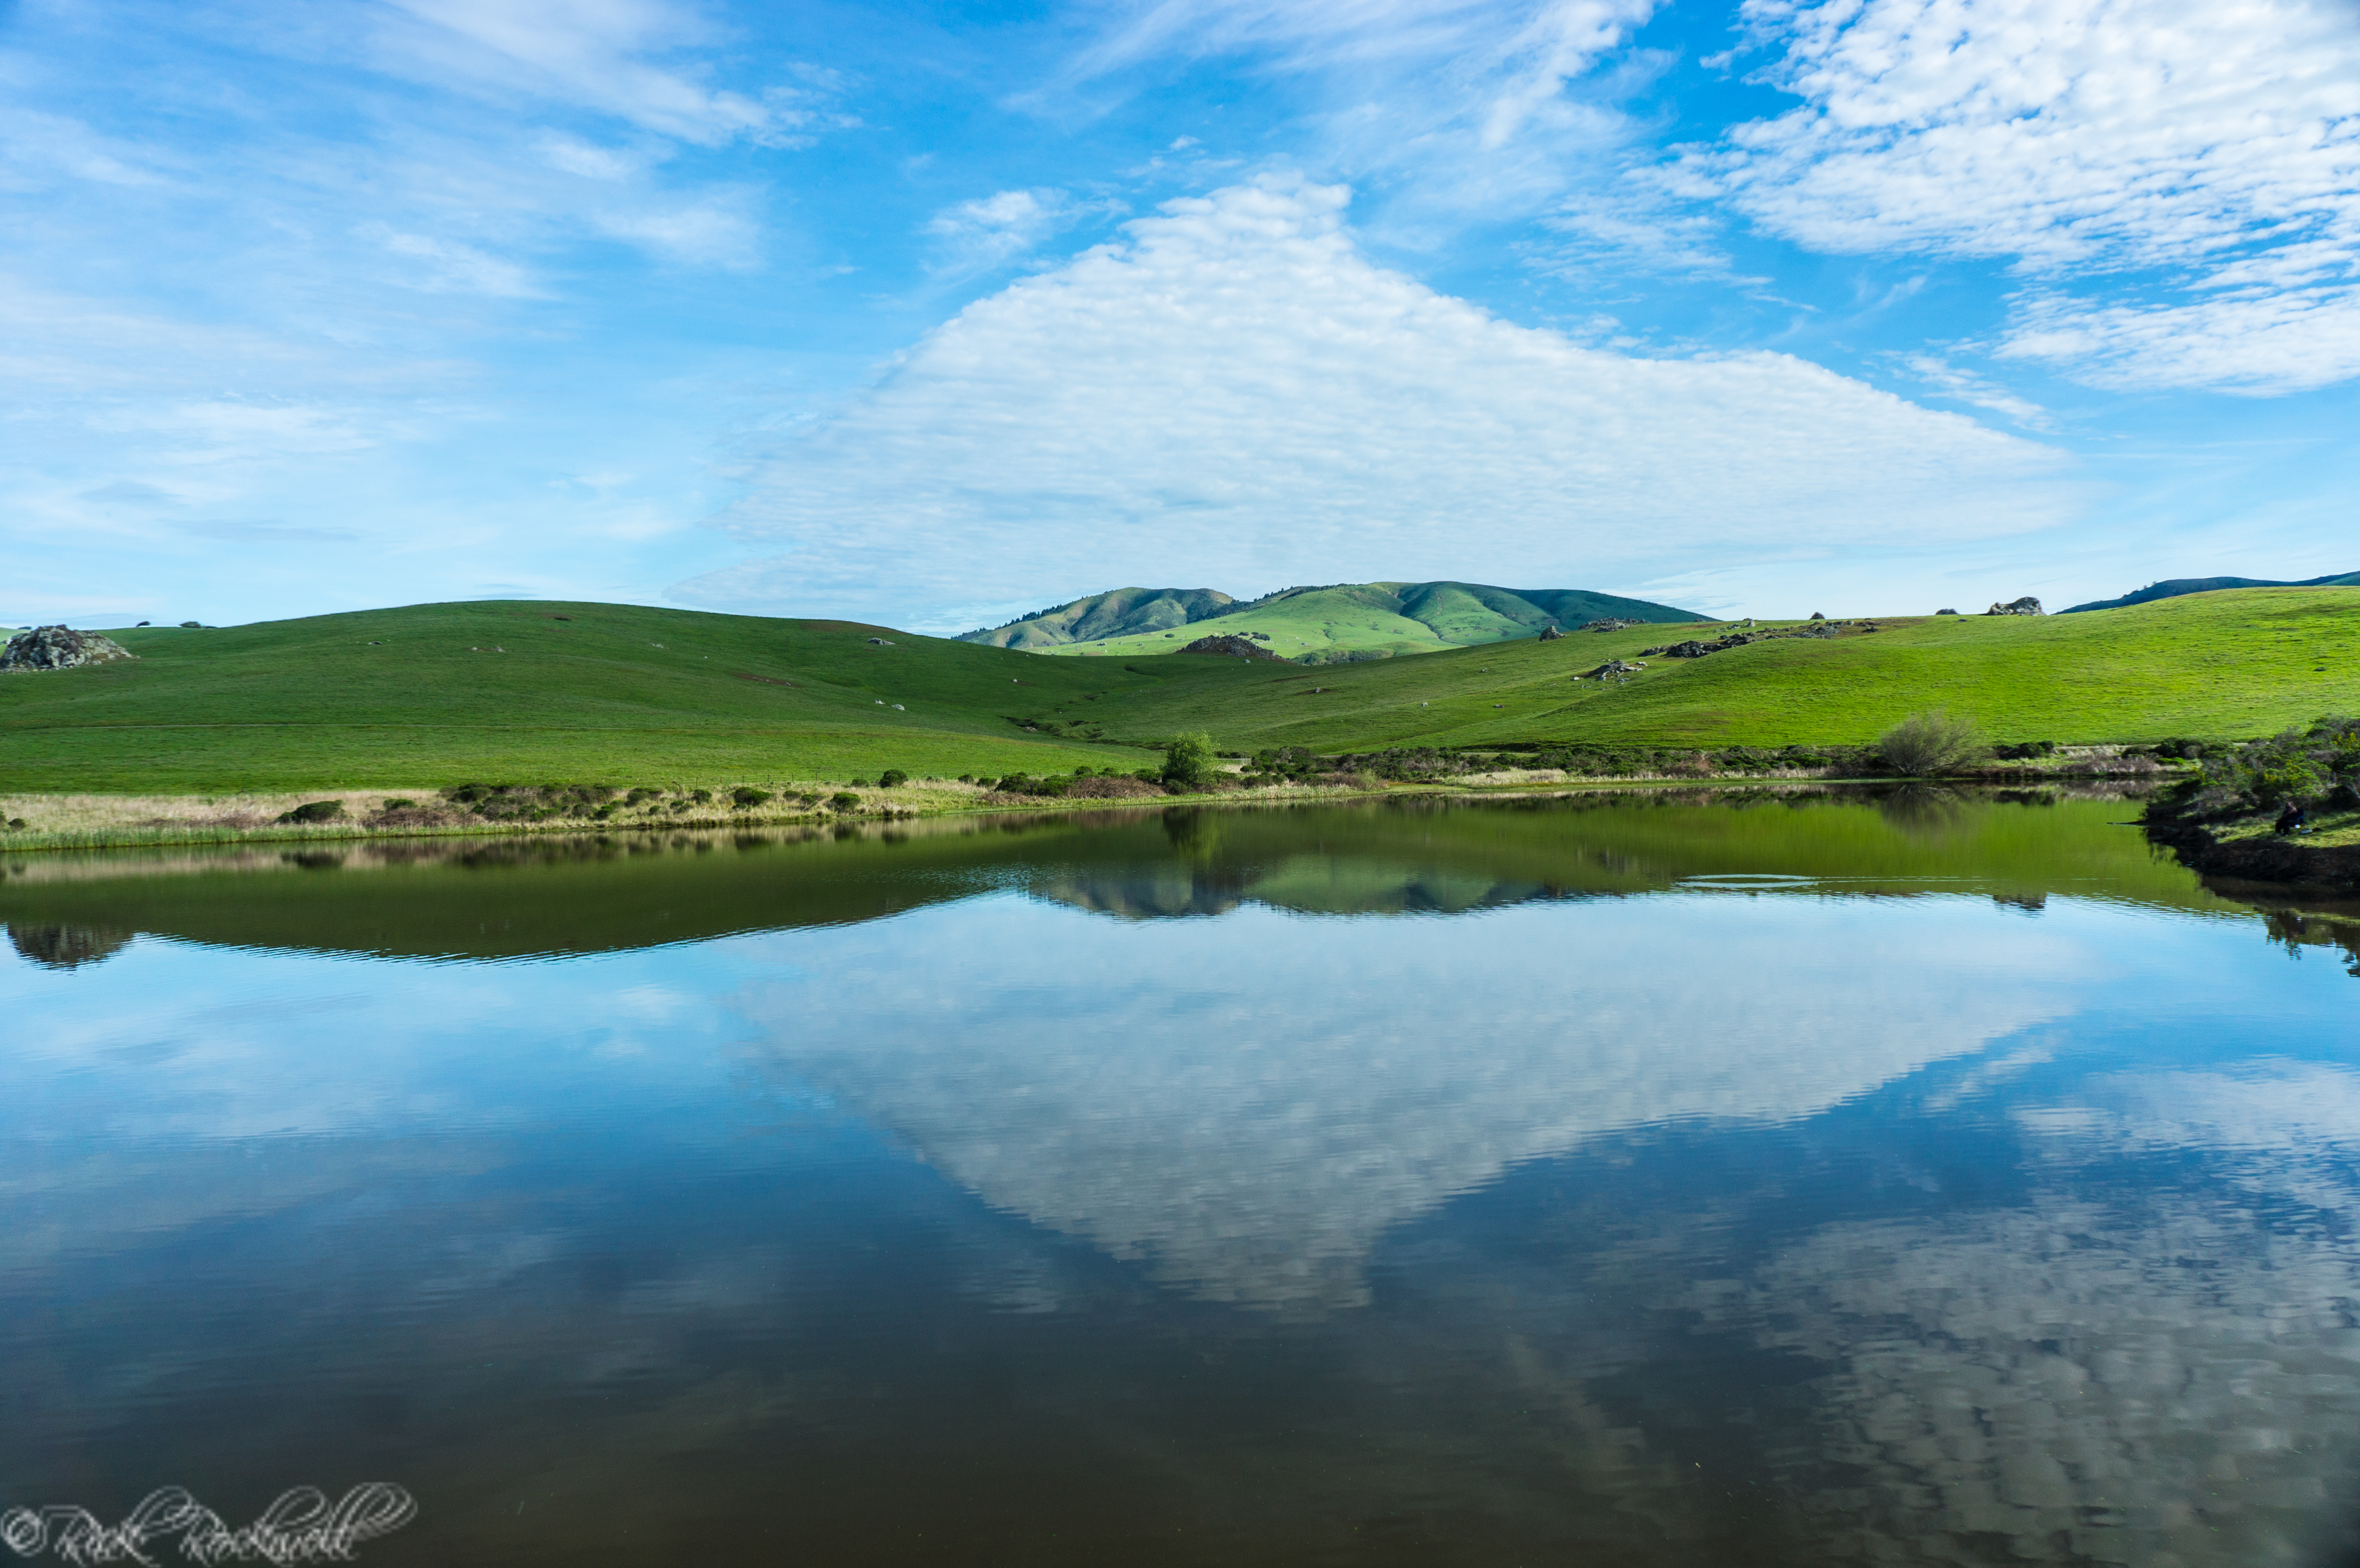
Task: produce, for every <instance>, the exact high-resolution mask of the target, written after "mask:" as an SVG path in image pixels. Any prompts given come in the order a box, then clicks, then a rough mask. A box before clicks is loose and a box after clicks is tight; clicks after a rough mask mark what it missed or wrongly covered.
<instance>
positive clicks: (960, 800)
mask: <svg viewBox="0 0 2360 1568" xmlns="http://www.w3.org/2000/svg"><path fill="white" fill-rule="evenodd" d="M2257 744H2259V743H2257ZM1161 750H1162V759H1161V761H1160V762H1152V763H1150V764H1149V765H1148V766H1145V767H1139V766H1133V767H1130V768H1123V767H1119V766H1109V767H1105V768H1090V767H1087V766H1085V767H1081V768H1075V769H1073V770H1072V771H1071V772H1068V773H1057V774H1047V775H1038V776H1036V775H1032V774H1025V773H1010V774H1001V775H978V774H965V775H961V776H960V777H958V778H956V779H945V778H912V777H911V776H910V775H908V774H907V773H906V772H904V771H903V770H902V769H900V768H885V769H883V770H881V771H880V772H879V773H878V774H877V775H876V776H875V777H874V778H866V777H864V778H856V779H849V780H842V779H834V780H810V779H800V780H798V779H764V780H760V781H759V782H738V783H734V784H733V783H719V784H711V785H688V784H680V783H673V784H667V785H656V784H638V785H628V786H626V785H622V784H603V783H601V784H582V783H548V784H520V783H463V784H453V785H446V786H443V787H440V788H422V789H410V790H408V791H399V790H390V791H388V790H382V789H378V790H363V789H337V790H322V791H320V792H319V795H320V796H322V797H325V798H309V799H307V798H306V797H305V796H304V795H302V794H300V793H292V792H278V793H273V794H248V795H239V796H233V797H226V798H222V797H210V796H203V797H200V796H189V797H162V796H141V797H104V796H89V795H84V796H71V797H69V796H55V797H43V796H34V795H16V796H5V797H0V851H21V850H45V849H96V848H109V847H129V846H136V845H141V844H157V845H161V844H221V843H240V842H250V841H285V840H305V839H314V838H334V839H361V838H377V837H439V836H445V835H487V834H512V833H582V832H613V831H616V830H618V829H620V830H632V829H637V830H649V831H652V830H658V829H669V828H696V829H711V828H732V827H741V826H758V825H759V826H785V825H794V824H809V823H813V822H851V821H863V822H890V821H894V820H901V819H908V818H914V817H937V816H950V815H956V814H959V813H963V812H971V811H1011V810H1030V811H1049V810H1058V809H1072V808H1075V807H1079V806H1086V805H1087V806H1092V807H1096V806H1120V805H1124V804H1139V805H1144V804H1145V803H1147V802H1148V801H1150V800H1155V801H1159V802H1161V801H1168V800H1173V799H1175V798H1179V799H1185V800H1225V799H1227V800H1240V802H1242V801H1243V800H1259V801H1266V802H1273V803H1284V802H1285V801H1289V800H1333V799H1337V798H1339V797H1349V796H1366V795H1382V794H1385V793H1387V792H1389V791H1396V790H1404V789H1408V790H1424V791H1441V792H1446V793H1448V792H1457V791H1462V790H1463V791H1468V792H1478V793H1480V792H1493V791H1519V792H1522V791H1533V790H1550V789H1563V788H1567V787H1588V786H1593V785H1601V784H1603V785H1612V784H1628V785H1664V784H1695V783H1709V782H1714V781H1722V782H1741V783H1742V782H1767V781H1771V780H1791V781H1798V782H1801V781H1816V782H1836V781H1842V780H1852V781H1866V782H1874V781H1878V780H1887V781H1893V782H1902V781H1907V780H1911V779H1916V780H1921V781H1932V780H1938V779H1939V780H1947V781H1949V782H1952V783H1966V784H1989V785H2025V784H2036V785H2038V784H2075V783H2106V784H2121V783H2126V782H2127V783H2132V784H2136V785H2145V784H2148V783H2152V782H2155V781H2157V780H2158V779H2160V778H2163V777H2166V776H2169V775H2174V774H2182V773H2190V772H2191V770H2193V769H2195V768H2197V767H2198V766H2199V765H2198V764H2197V763H2196V762H2194V761H2191V760H2190V759H2191V758H2193V757H2199V756H2200V755H2202V752H2203V748H2202V746H2201V745H2200V744H2199V743H2196V742H2168V743H2165V744H2164V745H2162V746H2055V745H2052V744H2051V743H2049V742H2046V741H2030V742H2019V743H2015V744H2009V745H1997V746H1992V745H1985V744H1983V742H1982V741H1981V740H1980V739H1979V738H1978V737H1976V736H1975V735H1974V734H1973V732H1972V726H1969V725H1966V724H1962V723H1960V722H1956V721H1952V720H1950V719H1948V718H1946V717H1945V716H1944V715H1942V714H1940V713H1933V714H1919V715H1916V716H1914V717H1913V718H1911V719H1908V720H1905V721H1903V722H1902V724H1898V725H1896V727H1895V729H1894V730H1893V731H1892V732H1890V733H1888V735H1886V736H1885V738H1884V739H1883V740H1881V741H1879V742H1878V743H1876V744H1874V745H1870V746H1783V747H1767V746H1728V747H1722V748H1719V749H1712V750H1706V749H1699V748H1695V747H1667V746H1585V745H1579V744H1576V745H1541V746H1513V745H1500V746H1483V747H1467V748H1441V747H1422V746H1396V747H1390V748H1387V749H1384V750H1380V751H1371V752H1349V753H1343V754H1340V755H1320V754H1317V753H1314V752H1312V751H1311V750H1309V749H1308V748H1306V747H1302V746H1282V747H1273V748H1268V749H1264V750H1262V751H1259V752H1255V753H1252V754H1251V755H1249V754H1246V753H1241V752H1219V751H1217V750H1215V748H1214V744H1213V741H1212V740H1211V738H1210V737H1209V736H1207V735H1201V734H1196V735H1179V736H1175V737H1172V738H1170V739H1167V740H1166V741H1164V743H1163V745H1162V746H1161ZM1134 755H1137V754H1134ZM1150 755H1151V756H1152V755H1153V754H1152V753H1151V754H1150Z"/></svg>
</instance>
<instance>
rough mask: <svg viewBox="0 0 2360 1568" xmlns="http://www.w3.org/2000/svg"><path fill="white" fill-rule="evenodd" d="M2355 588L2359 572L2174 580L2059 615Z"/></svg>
mask: <svg viewBox="0 0 2360 1568" xmlns="http://www.w3.org/2000/svg"><path fill="white" fill-rule="evenodd" d="M2355 587H2360V572H2342V573H2340V574H2338V575H2336V576H2333V577H2307V578H2305V579H2303V580H2302V581H2301V582H2300V583H2279V582H2274V581H2272V580H2271V579H2269V578H2267V577H2174V578H2171V579H2169V581H2167V582H2163V583H2148V584H2147V586H2146V587H2144V588H2139V589H2135V590H2134V591H2132V592H2131V593H2125V594H2124V595H2123V596H2122V597H2121V598H2119V599H2093V600H2092V601H2091V602H2090V603H2088V604H2069V605H2067V606H2066V607H2065V608H2064V609H2062V610H2060V611H2058V612H2057V613H2058V614H2059V615H2080V614H2081V613H2082V612H2083V611H2085V610H2122V609H2127V608H2129V607H2130V606H2131V605H2133V604H2153V603H2154V602H2155V601H2156V600H2158V599H2177V598H2180V597H2181V596H2183V595H2185V594H2189V593H2219V592H2221V591H2222V590H2223V589H2224V588H2355Z"/></svg>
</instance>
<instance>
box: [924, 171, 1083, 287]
mask: <svg viewBox="0 0 2360 1568" xmlns="http://www.w3.org/2000/svg"><path fill="white" fill-rule="evenodd" d="M1074 212H1075V207H1074V201H1073V199H1072V198H1071V197H1069V196H1067V195H1066V194H1065V192H1064V191H1053V190H1047V189H1043V188H1035V189H1033V190H1030V191H1000V192H998V193H997V194H994V195H990V196H985V197H982V198H979V199H978V200H976V201H961V202H960V203H958V204H957V205H956V206H955V207H948V208H945V209H944V210H943V211H942V212H937V213H935V214H934V218H933V219H932V220H931V221H930V222H929V223H927V224H926V232H927V233H928V234H932V235H933V236H934V238H935V239H936V240H938V241H940V242H941V243H942V245H943V246H944V248H945V251H946V252H947V254H948V258H949V264H950V267H952V268H953V269H955V270H958V271H974V272H980V271H985V270H988V269H989V268H991V267H1000V266H1004V265H1006V264H1007V263H1009V262H1011V261H1013V260H1015V259H1016V258H1017V257H1018V256H1025V255H1029V254H1030V253H1031V252H1032V249H1033V247H1034V246H1036V245H1039V244H1040V243H1041V242H1042V241H1043V240H1045V239H1047V238H1048V237H1049V236H1050V235H1051V234H1055V233H1056V232H1057V231H1058V230H1059V229H1061V228H1063V227H1064V226H1065V223H1067V222H1069V221H1070V220H1071V219H1072V217H1073V215H1074Z"/></svg>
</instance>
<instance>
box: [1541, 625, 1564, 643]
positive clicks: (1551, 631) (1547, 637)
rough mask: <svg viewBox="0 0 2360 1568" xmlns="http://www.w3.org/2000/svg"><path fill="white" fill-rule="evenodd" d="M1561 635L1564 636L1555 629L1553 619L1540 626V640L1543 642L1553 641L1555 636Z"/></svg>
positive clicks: (1555, 639)
mask: <svg viewBox="0 0 2360 1568" xmlns="http://www.w3.org/2000/svg"><path fill="white" fill-rule="evenodd" d="M1563 636H1565V634H1564V633H1563V632H1561V631H1559V630H1557V623H1556V622H1554V621H1552V622H1550V623H1549V624H1548V625H1547V626H1543V627H1542V628H1541V641H1543V642H1555V641H1557V638H1559V637H1563Z"/></svg>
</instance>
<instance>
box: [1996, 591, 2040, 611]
mask: <svg viewBox="0 0 2360 1568" xmlns="http://www.w3.org/2000/svg"><path fill="white" fill-rule="evenodd" d="M1983 614H1984V615H2046V614H2048V612H2047V611H2045V610H2043V609H2042V608H2041V607H2040V601H2039V600H2038V599H2036V598H2034V597H2033V596H2032V595H2031V594H2029V593H2027V594H2026V595H2025V596H2024V597H2023V598H2021V599H2010V600H2009V601H2008V602H2007V603H2006V604H1994V605H1993V606H1992V607H1991V608H1990V609H1988V610H1985V611H1984V612H1983Z"/></svg>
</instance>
